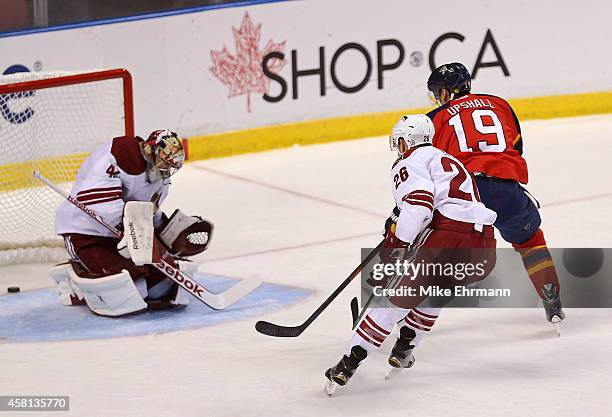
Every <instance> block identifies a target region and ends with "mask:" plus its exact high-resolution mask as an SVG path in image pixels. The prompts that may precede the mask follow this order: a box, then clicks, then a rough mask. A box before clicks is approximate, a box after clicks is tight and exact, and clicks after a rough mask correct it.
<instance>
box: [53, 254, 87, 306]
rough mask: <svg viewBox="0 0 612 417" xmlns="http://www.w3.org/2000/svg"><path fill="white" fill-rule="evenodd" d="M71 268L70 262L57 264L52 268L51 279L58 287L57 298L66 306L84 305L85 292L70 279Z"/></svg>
mask: <svg viewBox="0 0 612 417" xmlns="http://www.w3.org/2000/svg"><path fill="white" fill-rule="evenodd" d="M71 270H72V267H71V266H70V264H61V265H56V266H54V267H53V268H51V279H53V282H55V285H56V287H57V298H58V300H59V301H60V302H61V303H62V304H63V305H65V306H77V305H84V304H85V298H84V296H83V292H82V291H81V289H80V288H79V287H77V286H76V285H74V284H73V283H72V282H71V281H70V271H71Z"/></svg>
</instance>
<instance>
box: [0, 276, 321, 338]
mask: <svg viewBox="0 0 612 417" xmlns="http://www.w3.org/2000/svg"><path fill="white" fill-rule="evenodd" d="M197 281H198V282H199V283H201V284H202V285H204V286H205V287H206V288H208V289H210V290H211V291H212V292H215V293H217V292H221V291H224V290H227V289H228V288H230V287H231V286H232V285H234V284H235V283H236V282H237V280H235V279H229V278H224V277H218V276H208V275H206V276H203V275H202V274H198V276H197ZM310 293H311V291H310V290H307V289H303V288H293V287H288V286H284V285H277V284H266V283H264V284H262V285H261V286H260V287H259V288H257V289H256V290H255V291H253V292H252V293H251V294H249V295H247V296H246V297H245V298H243V299H242V300H240V301H238V302H237V303H236V304H234V305H232V306H230V307H229V308H227V309H226V310H219V311H215V310H212V309H211V308H209V307H207V306H206V305H204V304H202V303H201V302H199V301H198V300H196V299H195V298H191V299H190V300H189V306H188V307H187V308H186V309H182V310H161V311H152V312H146V313H142V314H136V315H133V316H127V317H120V318H107V317H99V316H96V315H94V314H92V313H91V312H90V311H89V309H88V308H87V307H86V306H64V305H62V304H60V302H59V301H58V300H57V297H56V290H55V288H49V289H44V290H37V291H28V292H23V293H18V294H8V295H5V296H2V297H0V340H3V341H12V342H50V341H62V340H84V339H104V338H109V337H122V336H138V335H145V334H152V333H161V332H171V331H176V330H183V329H194V328H200V327H206V326H212V325H217V324H221V323H227V322H231V321H236V320H242V319H245V318H248V317H254V316H258V315H261V314H264V313H268V312H271V311H274V310H277V309H279V308H281V307H285V306H288V305H291V304H294V303H297V302H299V301H300V300H303V299H304V298H306V297H308V296H309V295H310Z"/></svg>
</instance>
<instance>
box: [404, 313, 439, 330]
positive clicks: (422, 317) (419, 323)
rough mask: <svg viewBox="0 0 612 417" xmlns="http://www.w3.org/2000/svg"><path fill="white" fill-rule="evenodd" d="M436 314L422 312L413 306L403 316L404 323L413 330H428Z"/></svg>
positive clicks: (434, 321)
mask: <svg viewBox="0 0 612 417" xmlns="http://www.w3.org/2000/svg"><path fill="white" fill-rule="evenodd" d="M437 318H438V316H434V315H432V314H427V313H423V312H422V311H420V310H418V309H416V308H413V309H412V310H410V312H409V313H408V314H407V315H406V317H405V318H404V321H405V322H406V324H407V325H408V326H409V327H411V328H413V329H414V330H421V331H424V332H428V331H430V330H431V328H432V327H433V325H434V324H435V323H436V319H437Z"/></svg>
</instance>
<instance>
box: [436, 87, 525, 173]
mask: <svg viewBox="0 0 612 417" xmlns="http://www.w3.org/2000/svg"><path fill="white" fill-rule="evenodd" d="M427 115H428V116H429V118H430V119H431V120H432V122H433V124H434V126H435V128H436V133H435V135H434V138H433V145H434V146H435V147H437V148H439V149H442V150H444V151H446V152H448V153H449V154H451V155H452V156H454V157H455V158H457V159H458V160H459V161H461V162H462V163H463V164H464V165H465V167H466V168H467V169H468V171H470V172H471V173H482V174H485V175H487V176H490V177H497V178H504V179H509V180H515V181H518V182H521V183H523V184H527V181H528V174H527V163H526V162H525V159H524V158H523V156H522V154H523V141H522V137H521V127H520V124H519V121H518V119H517V117H516V115H515V114H514V111H513V110H512V107H510V104H508V102H506V100H504V99H502V98H500V97H496V96H491V95H487V94H468V95H465V96H461V97H459V98H457V99H454V100H451V101H450V102H449V103H447V104H445V105H443V106H440V107H438V108H437V109H435V110H433V111H431V112H429V113H428V114H427Z"/></svg>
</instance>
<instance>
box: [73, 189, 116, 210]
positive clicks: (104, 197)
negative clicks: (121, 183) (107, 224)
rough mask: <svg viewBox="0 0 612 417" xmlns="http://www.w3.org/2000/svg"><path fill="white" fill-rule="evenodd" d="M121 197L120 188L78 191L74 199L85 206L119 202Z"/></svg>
mask: <svg viewBox="0 0 612 417" xmlns="http://www.w3.org/2000/svg"><path fill="white" fill-rule="evenodd" d="M122 195H123V192H122V191H121V187H103V188H90V189H88V190H83V191H79V192H78V193H77V195H76V199H77V200H78V201H79V202H81V203H83V204H84V205H86V206H89V205H92V204H99V203H106V202H109V201H113V200H120V199H121V197H122Z"/></svg>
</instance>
